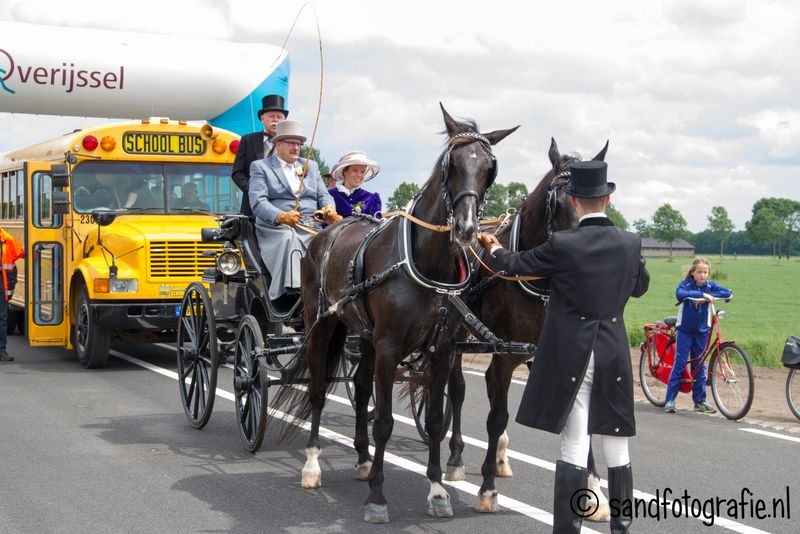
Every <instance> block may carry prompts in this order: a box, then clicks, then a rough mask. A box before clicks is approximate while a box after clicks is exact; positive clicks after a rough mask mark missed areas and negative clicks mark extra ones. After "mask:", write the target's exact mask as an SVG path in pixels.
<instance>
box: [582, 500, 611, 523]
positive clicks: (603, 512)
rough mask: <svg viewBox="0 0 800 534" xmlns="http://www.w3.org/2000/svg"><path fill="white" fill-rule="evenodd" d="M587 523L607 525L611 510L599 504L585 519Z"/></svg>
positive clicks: (606, 505) (605, 505)
mask: <svg viewBox="0 0 800 534" xmlns="http://www.w3.org/2000/svg"><path fill="white" fill-rule="evenodd" d="M585 518H586V519H587V520H589V521H594V522H595V523H608V522H609V521H611V510H610V509H609V507H608V504H605V503H603V504H600V505H598V506H597V508H595V510H594V511H593V512H592V513H591V514H589V515H587V516H586V517H585Z"/></svg>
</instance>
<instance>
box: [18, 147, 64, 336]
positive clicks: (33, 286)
mask: <svg viewBox="0 0 800 534" xmlns="http://www.w3.org/2000/svg"><path fill="white" fill-rule="evenodd" d="M25 178H26V180H25V186H26V196H27V198H28V199H29V201H28V202H26V206H25V208H26V214H25V220H26V224H25V281H26V283H25V302H27V306H28V307H27V310H26V312H27V313H26V314H25V315H26V317H27V323H28V324H27V328H26V333H27V334H28V343H30V345H31V346H37V345H40V346H41V345H49V346H54V345H55V346H63V347H67V346H69V339H68V338H69V330H70V326H69V317H68V316H67V312H66V303H65V300H64V299H65V293H64V288H65V283H66V279H65V277H66V268H65V267H66V262H65V259H66V253H67V247H66V245H67V243H68V237H69V236H68V234H67V231H66V229H65V225H64V219H65V217H64V215H61V214H59V213H58V212H59V211H63V201H64V200H65V196H66V195H67V193H65V192H64V191H63V190H62V189H63V186H65V185H66V180H67V178H66V166H65V165H53V163H52V162H28V163H26V164H25ZM54 198H55V199H56V202H54ZM59 201H60V203H61V206H62V208H60V209H59V207H58V204H59ZM54 208H55V209H54Z"/></svg>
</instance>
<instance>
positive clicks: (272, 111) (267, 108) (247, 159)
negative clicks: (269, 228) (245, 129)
mask: <svg viewBox="0 0 800 534" xmlns="http://www.w3.org/2000/svg"><path fill="white" fill-rule="evenodd" d="M288 116H289V110H288V109H286V105H285V103H284V99H283V97H282V96H281V95H267V96H265V97H264V98H262V99H261V109H260V110H258V120H260V121H261V124H263V125H264V130H263V131H260V132H254V133H249V134H246V135H244V136H242V138H241V140H240V141H239V148H238V149H237V150H236V158H235V159H234V160H233V168H232V169H231V178H232V179H233V181H234V182H235V183H236V185H237V186H238V187H239V189H241V190H242V192H243V193H244V195H243V196H242V209H241V213H242V214H244V215H253V211H252V209H251V208H250V198H249V197H248V189H249V186H250V165H252V163H253V162H254V161H257V160H260V159H264V158H265V157H267V156H269V155H270V152H272V149H273V146H274V143H273V141H272V139H273V137H275V134H276V132H277V127H278V123H279V122H281V121H283V120H286V117H288Z"/></svg>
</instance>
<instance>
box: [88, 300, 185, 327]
mask: <svg viewBox="0 0 800 534" xmlns="http://www.w3.org/2000/svg"><path fill="white" fill-rule="evenodd" d="M89 308H90V312H91V313H92V315H93V317H94V320H95V322H96V323H97V325H98V326H100V327H102V328H111V329H113V330H165V329H175V328H177V327H178V315H179V314H180V310H181V303H180V302H179V301H178V302H170V303H165V302H127V303H113V304H112V303H109V302H102V303H99V302H94V303H92V304H89Z"/></svg>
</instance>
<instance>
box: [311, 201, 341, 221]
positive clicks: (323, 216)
mask: <svg viewBox="0 0 800 534" xmlns="http://www.w3.org/2000/svg"><path fill="white" fill-rule="evenodd" d="M314 219H316V220H317V221H320V222H324V223H326V224H333V223H335V222H336V221H341V220H342V216H341V215H339V214H338V213H336V209H335V208H334V207H333V206H330V205H328V206H323V207H322V209H318V210H317V211H315V212H314Z"/></svg>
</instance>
